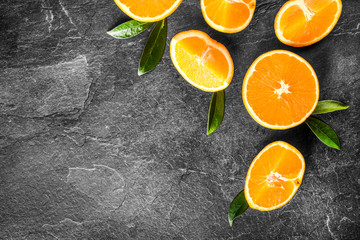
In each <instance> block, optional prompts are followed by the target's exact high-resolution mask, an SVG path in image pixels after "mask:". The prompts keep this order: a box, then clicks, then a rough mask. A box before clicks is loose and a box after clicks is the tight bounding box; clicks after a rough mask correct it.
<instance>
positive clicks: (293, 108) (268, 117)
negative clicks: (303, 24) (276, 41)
mask: <svg viewBox="0 0 360 240" xmlns="http://www.w3.org/2000/svg"><path fill="white" fill-rule="evenodd" d="M316 90H317V81H314V76H313V75H312V72H311V70H310V69H309V67H308V66H307V65H306V64H305V63H303V62H301V61H299V60H298V59H296V58H295V57H291V56H289V55H287V54H283V53H275V54H272V55H270V56H267V57H265V58H263V59H262V60H261V61H260V62H258V63H257V65H256V67H255V71H254V72H253V74H252V75H251V77H250V78H249V80H248V83H247V86H246V98H247V101H248V103H249V105H250V107H251V108H252V109H253V111H254V112H255V114H256V115H257V116H258V118H259V119H260V120H262V121H263V122H266V123H267V124H270V125H279V126H287V125H290V124H293V123H296V122H299V121H301V120H302V119H303V118H304V116H306V115H307V114H308V113H309V111H312V109H313V107H314V103H316V102H317V100H318V93H317V91H316Z"/></svg>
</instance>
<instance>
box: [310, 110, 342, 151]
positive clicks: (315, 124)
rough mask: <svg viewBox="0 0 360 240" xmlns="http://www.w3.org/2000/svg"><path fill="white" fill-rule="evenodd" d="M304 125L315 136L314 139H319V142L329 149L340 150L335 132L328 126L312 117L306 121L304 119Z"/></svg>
mask: <svg viewBox="0 0 360 240" xmlns="http://www.w3.org/2000/svg"><path fill="white" fill-rule="evenodd" d="M305 123H306V124H307V125H308V127H309V128H310V129H311V131H312V132H313V133H314V134H315V135H316V137H317V138H318V139H320V141H322V142H323V143H325V144H326V145H328V146H329V147H332V148H336V149H339V150H340V141H339V138H338V136H337V135H336V133H335V131H334V130H333V129H332V128H331V127H330V126H329V125H327V124H326V123H325V122H323V121H321V120H319V119H317V118H314V117H309V118H308V119H306V121H305Z"/></svg>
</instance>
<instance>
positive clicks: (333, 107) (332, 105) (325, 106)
mask: <svg viewBox="0 0 360 240" xmlns="http://www.w3.org/2000/svg"><path fill="white" fill-rule="evenodd" d="M348 108H349V106H348V105H346V104H344V103H342V102H338V101H334V100H324V101H319V102H318V104H317V106H316V108H315V110H314V112H313V114H322V113H329V112H335V111H339V110H345V109H348Z"/></svg>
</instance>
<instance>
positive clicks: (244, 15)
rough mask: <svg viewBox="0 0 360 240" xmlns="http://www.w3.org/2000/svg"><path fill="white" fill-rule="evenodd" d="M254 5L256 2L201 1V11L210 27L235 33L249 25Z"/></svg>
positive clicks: (234, 0) (252, 0)
mask: <svg viewBox="0 0 360 240" xmlns="http://www.w3.org/2000/svg"><path fill="white" fill-rule="evenodd" d="M255 5H256V0H201V11H202V13H203V16H204V18H205V21H206V22H207V23H208V24H209V25H210V27H212V28H214V29H215V30H218V31H220V32H224V33H235V32H240V31H241V30H243V29H244V28H246V27H247V26H248V25H249V23H250V21H251V19H252V17H253V15H254V11H255Z"/></svg>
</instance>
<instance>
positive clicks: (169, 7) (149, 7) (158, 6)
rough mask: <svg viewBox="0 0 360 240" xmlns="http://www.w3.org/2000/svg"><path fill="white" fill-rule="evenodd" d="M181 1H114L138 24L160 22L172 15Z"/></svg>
mask: <svg viewBox="0 0 360 240" xmlns="http://www.w3.org/2000/svg"><path fill="white" fill-rule="evenodd" d="M181 1H182V0H156V1H154V0H115V3H116V4H117V5H118V6H119V8H120V9H121V10H122V11H123V12H124V13H126V15H128V16H129V17H131V18H133V19H135V20H138V21H140V22H156V21H160V20H162V19H164V18H166V17H168V16H169V15H170V14H172V13H173V12H174V11H175V10H176V9H177V8H178V6H179V5H180V3H181Z"/></svg>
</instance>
